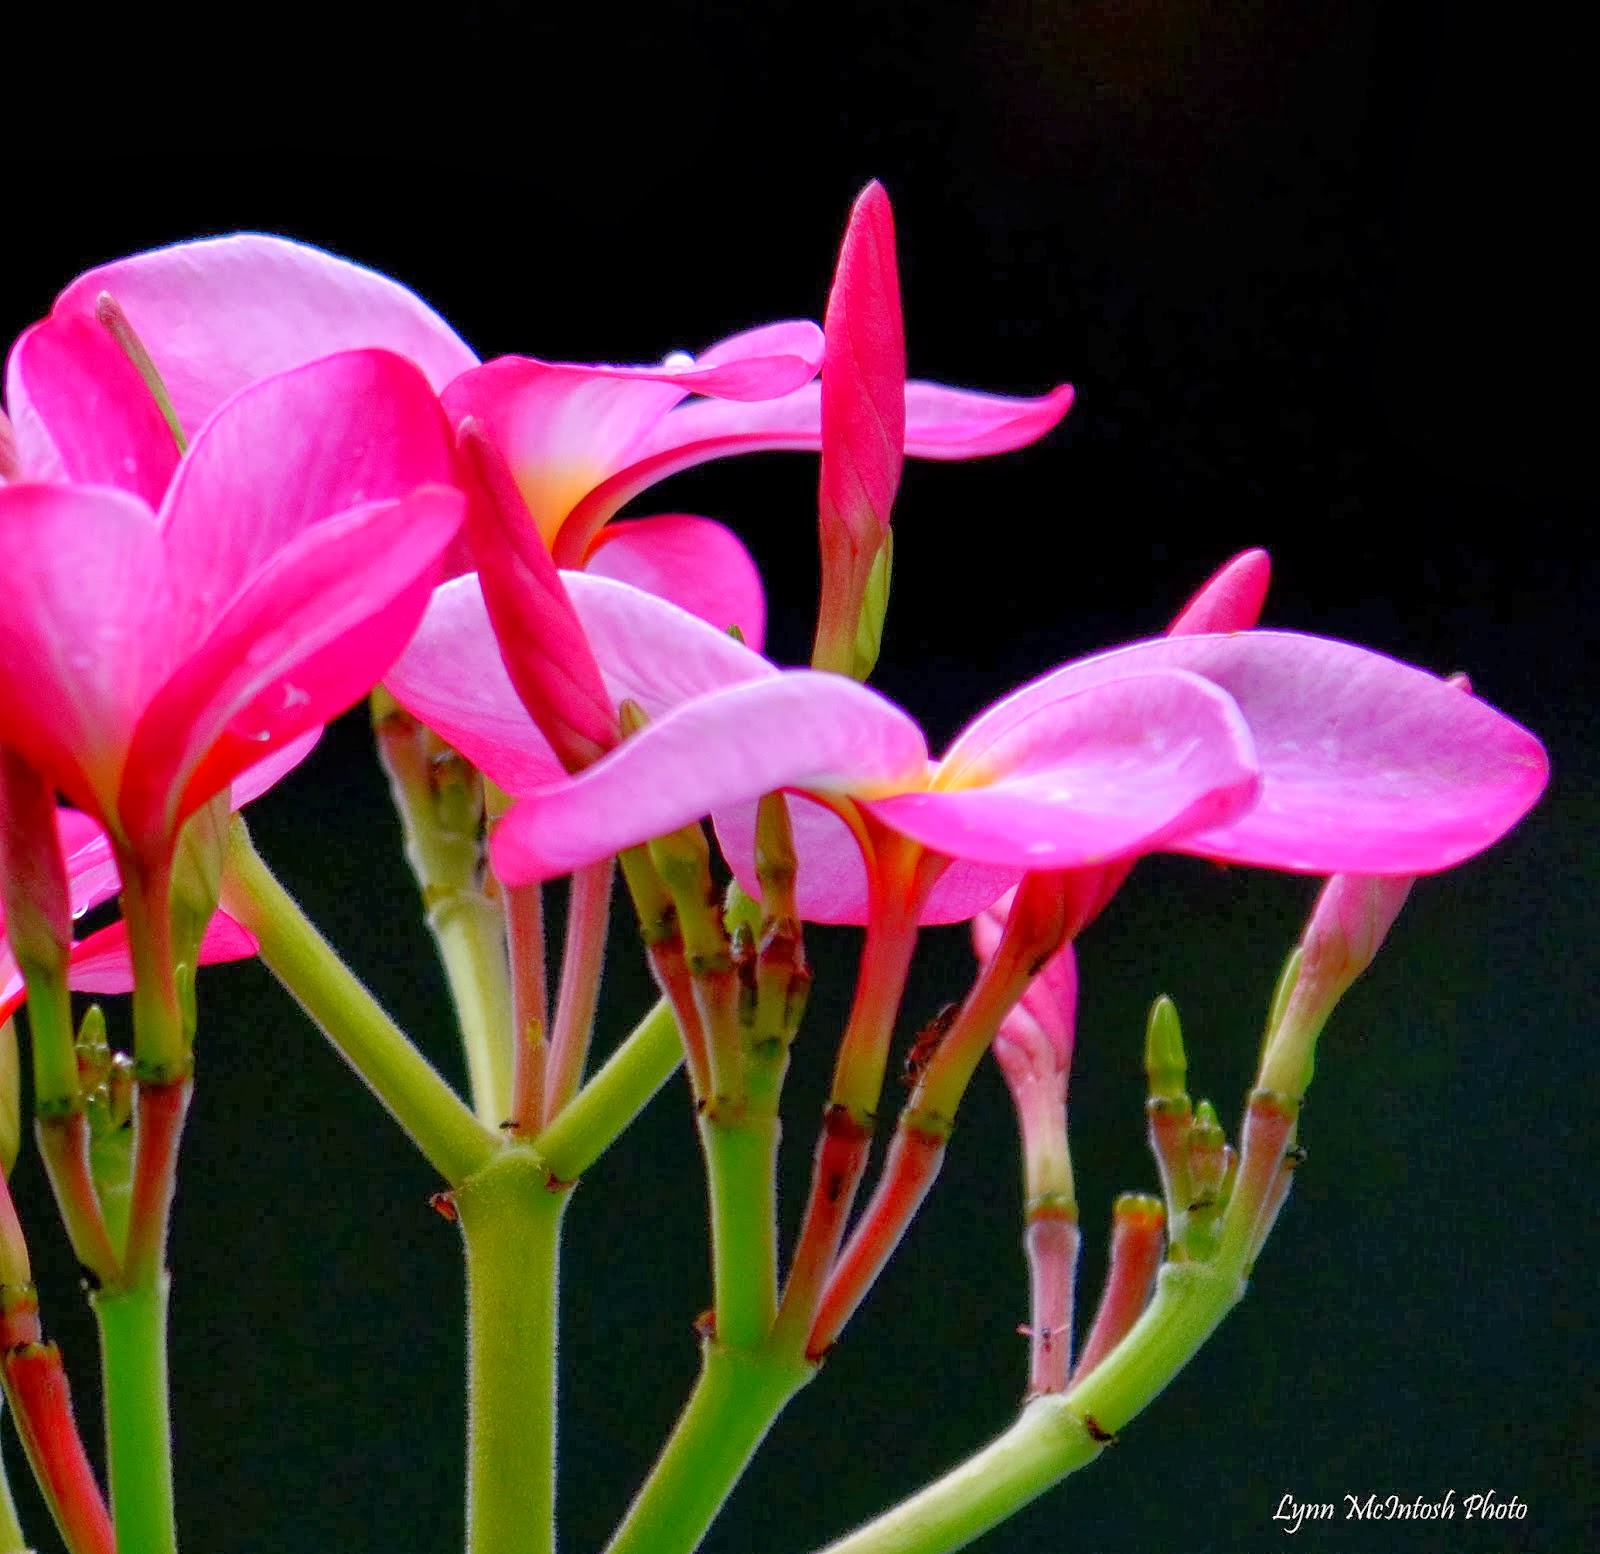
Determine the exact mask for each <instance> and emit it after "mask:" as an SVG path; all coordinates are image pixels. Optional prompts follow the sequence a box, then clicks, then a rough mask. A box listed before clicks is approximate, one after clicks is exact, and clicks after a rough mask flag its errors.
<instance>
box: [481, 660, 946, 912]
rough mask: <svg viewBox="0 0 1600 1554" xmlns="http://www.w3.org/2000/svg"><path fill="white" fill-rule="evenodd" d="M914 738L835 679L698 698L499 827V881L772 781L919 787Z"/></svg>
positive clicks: (536, 871) (917, 737) (631, 838)
mask: <svg viewBox="0 0 1600 1554" xmlns="http://www.w3.org/2000/svg"><path fill="white" fill-rule="evenodd" d="M926 769H927V746H926V744H925V743H924V742H923V738H922V733H921V731H920V730H919V729H918V728H917V726H916V724H915V723H913V722H912V721H911V719H910V718H909V717H907V716H906V714H905V713H903V712H902V711H901V710H900V709H899V708H898V707H896V706H894V705H893V703H891V702H888V701H886V700H885V699H884V698H883V697H881V696H879V695H878V694H877V693H876V692H875V691H869V690H867V689H866V688H865V687H864V686H859V685H857V684H855V683H854V682H853V681H850V680H846V679H844V678H842V677H841V676H838V675H830V674H817V673H814V672H812V671H809V670H794V671H791V672H790V673H787V674H782V675H774V676H771V677H769V678H766V679H761V680H753V681H750V682H747V683H746V684H743V685H735V686H730V687H729V688H728V689H726V690H723V691H716V692H713V693H711V694H709V695H706V696H701V697H697V698H696V699H695V700H693V701H690V702H686V703H685V704H684V705H682V706H680V707H678V708H676V709H674V710H673V711H670V712H668V713H667V714H666V715H665V716H663V717H662V718H661V719H660V720H659V721H658V722H655V723H652V724H650V725H649V726H648V727H647V728H645V729H643V730H641V731H640V732H639V733H636V734H634V735H632V736H631V737H629V738H628V739H626V740H624V741H623V743H622V744H621V745H619V746H618V747H617V748H616V749H615V750H613V751H612V752H611V753H610V754H609V755H608V756H607V757H606V758H605V759H604V760H602V761H600V762H598V763H597V764H596V765H594V766H592V767H590V768H589V769H588V770H587V771H584V772H581V773H579V774H578V775H577V776H575V777H573V778H571V779H569V780H568V781H567V782H565V783H561V784H557V785H556V786H554V787H551V788H547V789H544V790H542V791H540V792H538V793H534V794H531V795H529V796H528V797H527V798H525V799H523V800H522V802H521V803H519V804H517V805H516V806H515V807H514V808H513V809H512V810H511V812H510V813H509V814H508V815H507V816H506V817H505V819H504V820H503V821H501V823H500V827H499V829H498V831H497V832H496V834H495V838H494V844H493V857H494V865H495V870H496V872H497V873H498V874H499V875H500V877H501V878H502V879H503V880H505V881H506V882H507V883H508V884H526V883H530V882H532V881H534V880H540V879H551V878H554V877H555V876H557V875H561V874H567V873H570V872H571V871H572V870H573V869H575V868H578V867H581V866H582V865H583V864H586V863H592V862H595V861H596V860H598V859H600V858H605V857H608V856H610V855H611V854H612V853H615V852H617V851H619V850H620V849H621V848H623V847H628V846H632V845H634V844H635V843H638V842H643V841H647V840H649V839H650V838H652V837H656V836H661V835H663V834H665V833H666V832H668V831H672V830H675V829H677V828H678V827H680V826H684V825H687V824H689V823H690V822H691V821H695V820H698V819H700V818H701V817H702V816H704V815H707V814H709V813H710V812H711V811H712V810H714V809H717V808H720V807H721V806H723V805H726V804H732V803H736V802H738V801H739V800H741V799H749V798H755V797H758V796H760V795H761V794H764V793H771V792H774V791H776V790H777V789H780V788H789V787H803V788H810V789H814V790H819V791H824V792H827V791H835V792H860V791H863V790H865V791H871V790H872V789H873V788H880V789H881V788H898V787H902V786H904V785H906V784H907V783H915V782H919V781H921V780H922V778H923V774H924V773H925V772H926Z"/></svg>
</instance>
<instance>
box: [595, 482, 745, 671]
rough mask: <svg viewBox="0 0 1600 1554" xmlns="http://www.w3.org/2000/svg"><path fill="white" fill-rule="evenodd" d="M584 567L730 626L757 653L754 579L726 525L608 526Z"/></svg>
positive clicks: (668, 517)
mask: <svg viewBox="0 0 1600 1554" xmlns="http://www.w3.org/2000/svg"><path fill="white" fill-rule="evenodd" d="M584 570H585V571H586V572H589V573H591V574H598V575H599V576H601V577H610V578H615V579H617V580H618V581H619V582H623V583H631V584H632V585H633V586H634V587H635V588H640V589H643V590H644V591H645V592H646V593H650V594H656V595H658V596H659V597H660V598H662V599H670V600H671V601H672V602H673V603H674V604H675V605H677V606H678V607H679V608H680V609H684V610H687V611H688V612H689V613H690V614H691V615H696V616H698V617H699V618H700V619H701V620H703V621H706V622H708V623H709V624H711V625H712V626H716V627H718V628H720V629H722V630H726V629H727V628H728V627H729V626H737V627H738V628H739V633H740V635H741V636H742V637H743V638H744V640H745V642H746V643H747V644H748V645H749V646H750V647H752V648H754V649H755V650H756V651H757V652H760V650H761V644H762V642H763V641H764V640H765V637H766V629H767V600H766V595H765V593H764V592H763V591H762V587H761V574H760V572H759V571H758V570H757V569H756V563H755V559H754V557H752V556H751V554H750V552H749V551H748V550H746V549H745V547H744V542H743V541H742V540H741V539H740V538H739V537H738V535H736V534H735V533H734V532H733V530H732V529H730V528H728V527H727V526H726V525H725V524H720V523H716V522H714V521H713V520H712V519H710V518H696V517H694V516H693V515H692V514H690V513H664V514H662V515H661V516H659V517H656V518H638V519H634V520H632V521H630V522H627V523H608V524H607V525H606V526H605V528H603V529H602V530H601V531H600V533H599V534H598V535H597V536H596V538H595V544H594V548H593V549H592V550H591V551H590V552H589V558H588V560H587V561H585V562H584Z"/></svg>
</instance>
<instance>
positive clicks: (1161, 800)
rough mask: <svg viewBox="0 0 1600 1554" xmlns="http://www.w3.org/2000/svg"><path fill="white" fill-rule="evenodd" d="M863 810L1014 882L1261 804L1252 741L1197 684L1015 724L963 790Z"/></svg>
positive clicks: (1057, 709) (1155, 841)
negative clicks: (1016, 876) (1020, 875)
mask: <svg viewBox="0 0 1600 1554" xmlns="http://www.w3.org/2000/svg"><path fill="white" fill-rule="evenodd" d="M943 771H944V768H943V767H941V776H940V777H939V778H936V779H935V783H934V789H933V791H931V792H926V793H905V794H900V795H897V796H894V797H891V798H886V799H878V800H874V801H869V802H866V804H865V807H866V808H867V809H868V810H870V811H871V812H872V813H873V814H874V815H876V816H877V817H878V819H879V820H881V821H883V822H884V823H885V824H886V825H889V826H892V827H893V828H894V829H895V830H897V831H900V832H902V833H903V834H905V835H907V836H910V837H912V838H914V839H915V840H917V841H919V842H921V843H922V844H923V845H924V846H926V847H928V848H930V849H932V850H933V851H934V852H939V853H943V854H945V855H946V856H948V857H952V858H971V859H975V860H977V861H979V862H983V863H991V864H996V865H999V866H1002V867H1013V868H1018V869H1050V870H1059V869H1077V868H1083V867H1085V866H1088V865H1094V864H1099V863H1104V862H1106V861H1107V860H1109V859H1112V858H1116V857H1119V856H1127V855H1131V854H1134V853H1138V852H1148V851H1151V850H1152V849H1154V848H1157V847H1162V846H1165V845H1167V844H1168V843H1169V842H1171V841H1172V839H1174V838H1178V837H1182V836H1183V835H1185V834H1186V833H1187V832H1189V831H1193V830H1196V829H1198V828H1200V827H1203V826H1214V825H1217V824H1219V823H1220V822H1223V821H1226V820H1230V819H1232V818H1233V817H1234V816H1236V815H1238V814H1239V813H1240V812H1241V811H1242V810H1246V809H1248V808H1249V806H1250V805H1251V803H1252V802H1253V801H1254V799H1255V795H1256V786H1257V772H1256V763H1255V752H1254V748H1253V745H1252V742H1251V738H1250V731H1249V729H1248V728H1247V727H1246V726H1245V723H1244V720H1243V719H1242V718H1241V717H1240V715H1239V711H1238V708H1236V707H1235V706H1234V704H1233V702H1232V700H1231V699H1230V698H1229V697H1228V696H1227V695H1226V694H1225V693H1224V692H1222V691H1220V690H1219V689H1218V688H1217V687H1216V686H1214V685H1212V684H1210V683H1209V682H1207V681H1205V680H1203V679H1201V678H1200V677H1199V676H1197V675H1190V674H1172V673H1156V674H1145V675H1134V676H1130V677H1129V678H1127V679H1122V680H1113V681H1109V682H1106V683H1103V684H1101V685H1098V686H1095V687H1092V688H1091V689H1089V690H1086V691H1085V692H1083V693H1082V694H1081V695H1072V696H1067V697H1064V698H1062V699H1061V700H1059V701H1055V702H1052V703H1049V704H1047V705H1040V706H1038V707H1036V708H1034V709H1033V710H1032V712H1031V713H1030V715H1029V716H1028V717H1026V718H1024V719H1018V720H1017V721H1015V722H1013V723H1011V724H1010V725H1009V726H1008V727H1007V728H1006V729H1005V730H1004V732H1003V733H1002V734H1000V736H999V737H998V738H996V739H995V741H994V742H993V743H992V744H991V745H990V746H989V747H988V749H987V750H986V751H985V752H984V753H983V755H982V756H981V757H977V758H976V759H971V758H969V759H968V760H967V762H966V763H965V765H964V768H963V771H962V783H963V786H962V787H961V788H959V789H956V790H954V791H952V790H951V788H950V787H949V785H948V784H946V782H945V781H944V780H943Z"/></svg>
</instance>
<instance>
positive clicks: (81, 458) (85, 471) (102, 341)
mask: <svg viewBox="0 0 1600 1554" xmlns="http://www.w3.org/2000/svg"><path fill="white" fill-rule="evenodd" d="M6 403H7V404H8V405H9V406H10V408H11V414H12V416H13V417H14V419H15V422H16V443H17V461H18V465H19V470H20V473H21V474H22V475H24V476H26V477H27V478H29V479H32V480H53V481H73V482H77V483H78V484H80V485H102V486H120V487H121V488H122V489H123V490H124V491H131V492H133V494H134V495H135V496H141V497H143V498H144V500H145V501H146V502H148V503H149V504H150V506H151V507H159V506H160V505H161V498H162V494H163V493H164V492H165V491H166V489H167V482H168V481H170V480H171V478H172V472H173V470H175V469H176V468H177V466H178V444H177V441H176V439H175V438H174V437H173V435H172V430H171V428H170V427H169V426H168V425H167V423H166V421H165V419H164V418H163V417H162V414H161V411H160V409H159V408H158V407H157V405H156V402H155V398H154V397H153V396H152V394H151V392H150V390H149V389H148V388H147V387H146V386H145V383H144V380H143V379H142V378H141V377H140V376H139V374H138V372H137V371H136V370H135V369H134V366H133V364H132V363H131V362H130V361H129V360H128V358H127V357H126V356H125V355H124V354H123V352H122V350H121V348H120V347H119V346H118V345H117V343H116V342H115V341H114V340H113V339H112V338H111V335H110V334H109V333H108V332H107V331H106V329H105V328H104V327H103V326H102V325H101V324H100V323H99V322H98V321H97V320H96V318H95V317H94V314H93V312H92V311H91V312H90V313H89V314H88V315H87V316H77V315H73V316H67V317H51V318H47V319H46V320H44V322H43V323H39V324H35V325H34V326H33V327H32V328H31V329H29V330H27V331H26V332H25V333H24V334H23V335H22V337H21V338H20V339H19V340H18V341H17V343H16V345H15V346H14V347H13V348H12V352H11V359H10V361H9V362H7V364H6Z"/></svg>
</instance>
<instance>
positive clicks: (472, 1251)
mask: <svg viewBox="0 0 1600 1554" xmlns="http://www.w3.org/2000/svg"><path fill="white" fill-rule="evenodd" d="M566 1201H567V1194H566V1193H564V1192H561V1191H552V1190H551V1188H550V1187H549V1185H548V1184H547V1178H546V1175H545V1170H544V1164H543V1162H542V1161H541V1160H540V1158H539V1156H538V1155H537V1154H535V1153H534V1151H532V1150H531V1149H521V1148H511V1149H507V1150H506V1151H505V1152H504V1153H503V1154H501V1155H500V1156H499V1157H498V1158H496V1159H495V1160H494V1161H493V1162H492V1163H491V1164H489V1165H487V1166H485V1167H484V1169H483V1170H481V1171H479V1172H478V1173H477V1174H476V1175H475V1176H473V1177H471V1178H469V1179H468V1180H467V1181H465V1182H463V1183H462V1184H461V1185H460V1187H458V1188H457V1189H456V1192H455V1203H456V1210H457V1213H458V1214H459V1215H460V1219H461V1228H462V1231H463V1232H464V1234H465V1237H466V1253H467V1375H468V1421H467V1551H468V1554H550V1551H551V1550H553V1549H554V1547H555V1419H556V1416H555V1400H556V1315H557V1307H556V1290H557V1281H558V1270H559V1264H560V1252H561V1215H562V1210H563V1209H564V1208H565V1206H566Z"/></svg>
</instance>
